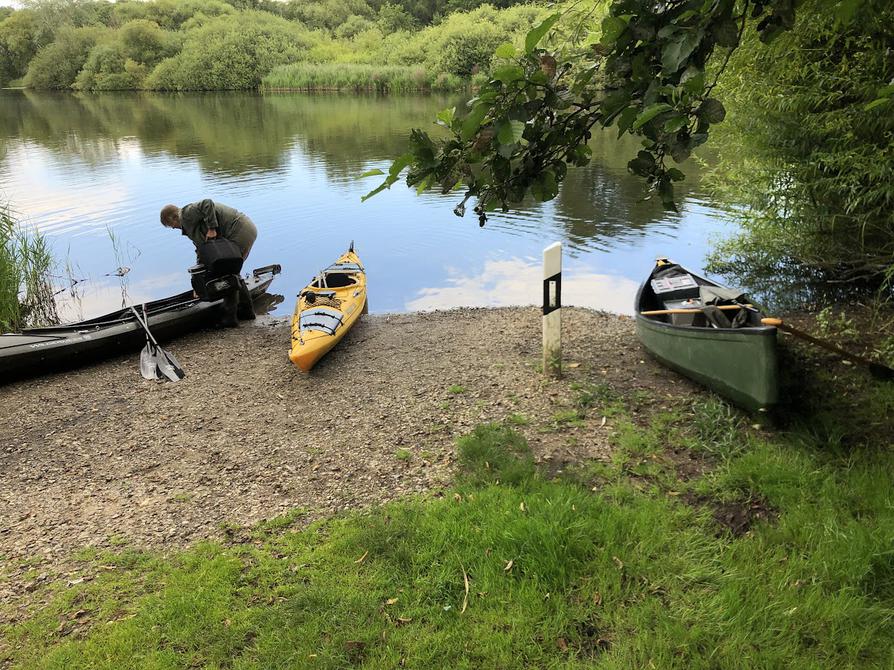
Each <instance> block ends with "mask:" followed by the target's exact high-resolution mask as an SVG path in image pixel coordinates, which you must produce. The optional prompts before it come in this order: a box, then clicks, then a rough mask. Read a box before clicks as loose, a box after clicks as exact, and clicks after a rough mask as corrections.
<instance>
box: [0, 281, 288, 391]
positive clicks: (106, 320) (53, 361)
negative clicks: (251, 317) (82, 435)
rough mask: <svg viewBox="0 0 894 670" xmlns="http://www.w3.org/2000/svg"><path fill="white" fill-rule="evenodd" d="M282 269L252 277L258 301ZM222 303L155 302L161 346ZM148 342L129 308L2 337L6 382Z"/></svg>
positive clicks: (209, 318)
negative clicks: (75, 321) (76, 321)
mask: <svg viewBox="0 0 894 670" xmlns="http://www.w3.org/2000/svg"><path fill="white" fill-rule="evenodd" d="M279 271H280V270H279V266H270V267H269V268H261V269H260V270H258V271H256V272H257V273H258V274H257V275H253V276H251V277H248V278H246V280H245V281H246V285H247V286H248V289H249V292H250V293H251V295H252V297H253V298H257V297H260V296H261V295H263V294H264V292H265V291H266V289H267V288H268V287H269V286H270V283H271V282H272V281H273V278H274V276H275V275H276V274H278V273H279ZM222 305H223V301H222V300H215V301H201V300H196V299H195V298H193V295H192V291H186V292H184V293H180V294H178V295H175V296H171V297H170V298H163V299H161V300H155V301H153V302H150V303H147V304H146V310H147V313H148V316H149V319H148V325H149V329H150V330H151V331H152V334H153V336H155V338H156V339H157V340H158V341H159V342H165V341H168V340H171V339H174V338H176V337H180V336H181V335H185V334H187V333H190V332H193V331H196V330H199V329H201V328H203V327H207V326H208V325H210V324H211V323H212V322H213V320H214V318H215V317H218V316H219V315H220V313H221V312H220V310H221V308H222ZM145 344H146V336H145V331H144V330H143V329H142V327H141V326H140V325H139V324H138V323H137V322H136V320H135V319H134V318H133V316H132V314H131V313H130V312H129V311H127V310H119V311H117V312H112V313H110V314H106V315H103V316H100V317H96V318H94V319H89V320H87V321H81V322H78V323H72V324H65V325H60V326H50V327H45V328H30V329H28V330H25V331H23V332H21V333H6V334H3V335H0V384H2V383H4V382H8V381H13V380H16V379H22V378H25V377H30V376H34V375H39V374H45V373H48V372H53V371H57V370H64V369H71V368H75V367H79V366H82V365H86V364H88V363H91V362H95V361H98V360H101V359H103V358H109V357H111V356H116V355H119V354H123V353H126V352H128V351H138V350H139V349H141V348H142V347H143V346H144V345H145Z"/></svg>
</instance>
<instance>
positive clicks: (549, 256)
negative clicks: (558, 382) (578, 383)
mask: <svg viewBox="0 0 894 670" xmlns="http://www.w3.org/2000/svg"><path fill="white" fill-rule="evenodd" d="M543 372H544V374H551V375H555V376H559V375H561V374H562V243H561V242H556V243H555V244H551V245H549V246H548V247H547V248H546V249H544V250H543Z"/></svg>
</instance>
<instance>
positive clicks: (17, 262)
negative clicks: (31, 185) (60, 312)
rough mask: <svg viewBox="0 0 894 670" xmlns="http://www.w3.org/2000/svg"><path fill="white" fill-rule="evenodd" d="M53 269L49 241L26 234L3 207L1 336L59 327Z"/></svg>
mask: <svg viewBox="0 0 894 670" xmlns="http://www.w3.org/2000/svg"><path fill="white" fill-rule="evenodd" d="M52 266H53V257H52V254H51V252H50V249H49V247H48V245H47V242H46V238H44V237H43V236H42V235H41V234H40V233H37V232H34V231H26V230H23V229H22V228H21V226H20V225H19V223H18V222H17V221H16V219H15V215H14V213H13V212H12V211H11V210H10V209H9V208H8V207H6V206H2V207H0V333H2V332H9V331H17V330H19V329H21V328H23V327H25V326H28V325H47V324H52V323H56V320H57V317H56V311H55V301H54V299H53V291H52V287H51V285H50V283H49V280H50V276H49V274H50V271H51V268H52Z"/></svg>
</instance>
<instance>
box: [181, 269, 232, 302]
mask: <svg viewBox="0 0 894 670" xmlns="http://www.w3.org/2000/svg"><path fill="white" fill-rule="evenodd" d="M189 279H190V283H191V284H192V290H193V291H195V293H196V295H197V296H198V297H199V299H200V300H219V299H220V298H223V297H224V296H226V295H228V294H230V293H232V292H233V291H234V290H236V288H237V287H238V285H239V277H238V276H237V275H223V276H218V277H212V276H210V275H209V274H208V272H207V271H206V269H205V266H204V265H201V264H199V265H194V266H193V267H191V268H189Z"/></svg>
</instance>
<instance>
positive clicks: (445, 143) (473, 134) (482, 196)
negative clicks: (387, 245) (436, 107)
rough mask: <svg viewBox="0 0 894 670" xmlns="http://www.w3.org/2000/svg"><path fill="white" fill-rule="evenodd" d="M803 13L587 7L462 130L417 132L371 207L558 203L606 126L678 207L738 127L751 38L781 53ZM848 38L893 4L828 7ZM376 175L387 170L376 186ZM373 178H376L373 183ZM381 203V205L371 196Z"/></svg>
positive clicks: (699, 0) (615, 3)
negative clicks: (407, 189) (728, 76)
mask: <svg viewBox="0 0 894 670" xmlns="http://www.w3.org/2000/svg"><path fill="white" fill-rule="evenodd" d="M796 4H797V3H796V1H795V0H766V1H763V0H668V1H664V2H658V3H656V2H652V1H651V0H612V2H611V4H610V6H609V10H608V15H607V16H604V18H602V20H601V22H600V23H599V24H598V25H596V23H595V21H594V20H593V18H592V17H593V16H594V13H595V10H594V9H593V8H589V9H588V8H585V7H583V8H582V7H580V6H573V7H572V9H570V10H566V11H564V12H557V13H555V14H553V15H551V16H549V17H548V18H547V19H546V20H544V21H543V22H542V23H540V24H539V25H537V26H536V27H535V28H534V29H532V30H531V31H530V32H529V33H528V34H527V36H526V39H525V41H524V44H523V45H518V46H516V45H513V44H508V43H507V44H504V45H502V46H500V47H499V48H497V50H496V56H497V58H498V59H499V62H500V64H499V65H498V66H497V67H496V68H495V69H494V71H493V72H492V76H491V80H490V82H489V83H488V84H487V85H486V86H484V87H483V88H482V89H481V90H480V92H479V94H478V95H477V96H476V97H475V98H473V99H472V100H471V101H469V103H468V106H467V109H466V110H464V112H463V113H457V111H456V110H455V109H450V110H445V111H444V112H442V113H441V114H440V115H439V116H438V119H437V122H438V123H439V124H440V125H442V126H443V127H445V128H446V129H447V130H448V131H449V134H448V137H446V138H445V139H440V138H438V139H433V138H432V137H431V136H430V135H429V133H427V132H424V131H421V130H416V131H414V132H413V134H412V137H411V139H410V145H411V148H410V151H409V153H407V154H405V155H404V156H401V157H400V158H398V159H397V160H396V161H395V162H394V164H393V165H392V167H391V169H390V171H389V173H388V175H387V176H386V179H385V181H384V182H383V183H382V184H381V185H380V186H379V187H378V188H376V189H375V190H374V191H372V192H371V193H370V194H369V195H373V194H375V193H378V192H379V191H381V190H382V189H384V188H388V187H390V186H391V185H392V184H393V183H395V182H396V181H398V179H399V178H400V174H401V172H402V171H403V169H404V168H409V170H408V172H407V176H406V181H407V183H408V184H409V185H410V186H415V187H417V188H418V189H419V190H424V189H425V188H428V187H431V186H436V187H439V188H441V189H442V190H443V191H444V192H449V191H451V190H453V189H457V188H460V187H464V189H465V197H464V198H463V200H462V202H461V203H460V204H459V205H458V206H457V207H456V209H455V212H456V213H457V214H458V215H462V214H463V213H464V212H465V204H466V202H467V201H468V200H469V199H470V198H473V197H474V198H476V199H477V205H476V207H475V211H476V213H477V214H478V217H479V221H480V223H481V225H484V222H485V221H486V218H487V214H486V213H487V212H488V211H491V210H493V209H496V208H501V209H503V210H504V211H505V210H506V209H508V208H509V207H511V206H512V205H513V204H515V203H518V202H520V201H521V200H522V198H524V197H525V196H526V195H529V194H530V195H532V196H533V197H534V198H536V199H537V200H542V201H543V200H550V199H552V198H554V197H555V196H556V194H557V193H558V189H559V185H560V184H561V182H562V180H563V179H564V178H565V175H566V172H567V168H568V166H569V165H582V164H585V163H586V162H587V161H588V160H589V158H590V148H589V146H588V144H587V141H588V140H589V139H590V137H591V131H592V129H593V127H594V126H596V125H597V124H598V125H601V126H605V127H607V126H611V125H615V126H616V127H617V129H618V133H619V135H621V134H624V133H632V134H634V135H637V136H640V137H641V138H642V150H640V151H639V153H638V154H637V155H636V156H635V157H632V159H631V160H630V162H629V164H628V167H629V169H630V171H631V172H633V173H635V174H637V175H640V176H641V177H643V178H644V179H645V180H646V182H647V183H648V185H649V187H650V190H651V191H652V192H654V193H655V194H657V195H658V196H659V197H660V198H661V201H662V203H663V204H664V205H665V207H667V208H675V202H674V187H673V184H674V182H676V181H679V180H681V179H683V178H684V174H683V172H682V171H680V169H679V168H677V167H674V165H673V164H674V163H679V162H682V161H683V160H685V159H686V158H688V157H689V156H690V155H691V154H692V152H693V150H694V149H696V148H697V147H698V146H700V145H702V144H704V142H705V141H706V140H707V139H708V135H709V132H710V129H711V127H712V126H713V125H714V124H717V123H720V122H721V121H723V120H724V118H725V116H726V109H725V107H724V104H723V103H722V102H721V100H720V99H719V98H718V97H717V96H716V95H714V90H715V87H716V86H717V83H718V79H719V77H721V75H722V73H723V71H724V69H725V66H726V64H727V62H728V60H729V58H730V56H731V54H732V53H733V51H734V50H735V49H736V48H737V47H738V46H739V45H740V43H741V41H742V39H743V35H744V34H745V33H746V31H750V32H753V33H754V34H756V35H757V36H758V38H759V39H760V41H762V42H764V43H770V42H773V41H774V40H775V39H776V38H778V37H779V35H781V34H782V33H784V32H786V31H788V30H791V29H792V28H793V26H794V25H795V15H796ZM819 5H821V7H822V8H823V9H825V10H827V11H830V12H834V16H835V17H836V20H837V21H838V22H839V23H840V24H841V25H851V24H854V23H856V22H860V21H863V20H864V19H865V16H866V15H873V14H877V13H878V12H880V11H882V9H883V6H884V0H819ZM887 84H888V82H884V81H881V82H879V85H878V89H877V94H876V96H874V98H875V99H870V100H866V101H865V102H866V104H867V106H870V105H877V106H881V105H887V104H889V100H890V97H891V94H892V92H894V87H892V86H890V85H887ZM374 172H375V171H373V173H374ZM368 174H372V173H368ZM369 195H368V196H367V197H369Z"/></svg>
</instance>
